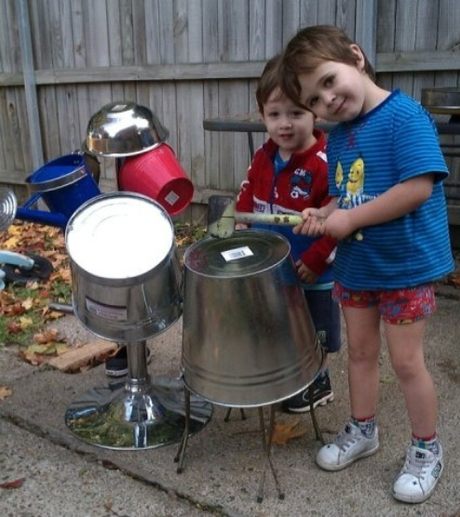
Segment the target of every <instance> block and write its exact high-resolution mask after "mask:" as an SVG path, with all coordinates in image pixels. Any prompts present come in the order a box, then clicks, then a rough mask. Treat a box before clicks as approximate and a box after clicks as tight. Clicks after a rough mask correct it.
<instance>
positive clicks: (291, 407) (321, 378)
mask: <svg viewBox="0 0 460 517" xmlns="http://www.w3.org/2000/svg"><path fill="white" fill-rule="evenodd" d="M312 388H313V409H314V408H315V407H316V406H325V405H326V404H327V403H328V402H332V401H333V400H334V392H333V391H332V389H331V380H330V379H329V375H328V374H327V373H323V374H320V375H318V376H317V377H316V379H315V380H314V381H313V386H312ZM282 407H283V411H287V412H289V413H305V412H307V411H310V387H308V388H306V389H305V390H304V391H302V392H300V393H298V394H297V395H294V396H293V397H291V398H289V399H287V400H285V401H284V402H283V403H282Z"/></svg>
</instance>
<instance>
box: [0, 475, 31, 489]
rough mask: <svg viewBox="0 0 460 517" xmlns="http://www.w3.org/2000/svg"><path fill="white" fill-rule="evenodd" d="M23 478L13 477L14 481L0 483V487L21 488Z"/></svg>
mask: <svg viewBox="0 0 460 517" xmlns="http://www.w3.org/2000/svg"><path fill="white" fill-rule="evenodd" d="M24 481H25V478H19V479H15V480H14V481H7V482H6V483H0V488H5V489H7V490H11V489H12V488H21V487H22V485H23V484H24Z"/></svg>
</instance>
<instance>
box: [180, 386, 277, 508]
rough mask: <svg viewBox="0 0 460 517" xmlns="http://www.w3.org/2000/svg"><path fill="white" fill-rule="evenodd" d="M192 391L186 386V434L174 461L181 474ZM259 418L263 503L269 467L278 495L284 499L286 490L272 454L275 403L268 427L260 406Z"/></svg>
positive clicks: (187, 433) (260, 492)
mask: <svg viewBox="0 0 460 517" xmlns="http://www.w3.org/2000/svg"><path fill="white" fill-rule="evenodd" d="M190 396H191V395H190V391H189V390H188V389H187V388H185V400H186V402H185V409H186V424H185V429H184V434H183V436H182V441H181V442H180V444H179V448H178V450H177V454H176V456H175V458H174V461H175V462H176V463H178V466H177V473H178V474H181V473H182V472H183V471H184V460H185V451H186V448H187V444H188V438H189V436H190V432H189V423H190V422H191V419H190V415H191V413H190V407H191V405H190V402H189V401H190ZM231 409H232V408H230V409H229V411H228V412H227V416H226V418H228V416H229V413H230V411H231ZM258 411H259V420H260V430H261V435H262V447H263V451H264V453H265V456H264V460H263V467H262V477H261V479H260V482H259V488H258V491H257V502H259V503H261V502H262V501H263V493H264V486H265V477H266V472H267V467H270V470H271V473H272V475H273V478H274V480H275V485H276V489H277V491H278V497H279V499H284V492H283V491H282V489H281V486H280V483H279V481H278V476H277V473H276V470H275V467H274V466H273V462H272V458H271V454H272V443H273V431H274V429H275V405H274V404H272V405H270V421H269V422H270V423H269V427H268V429H267V428H266V426H265V420H264V408H263V407H259V408H258ZM241 415H242V417H243V418H246V417H245V416H244V412H243V411H242V410H241Z"/></svg>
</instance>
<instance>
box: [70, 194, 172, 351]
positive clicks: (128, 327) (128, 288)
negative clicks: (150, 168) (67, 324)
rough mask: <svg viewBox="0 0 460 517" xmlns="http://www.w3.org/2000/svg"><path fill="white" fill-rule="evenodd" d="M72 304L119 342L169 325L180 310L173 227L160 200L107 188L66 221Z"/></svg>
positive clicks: (77, 312) (94, 327)
mask: <svg viewBox="0 0 460 517" xmlns="http://www.w3.org/2000/svg"><path fill="white" fill-rule="evenodd" d="M66 247H67V251H68V253H69V257H70V269H71V275H72V300H73V309H74V313H75V315H76V316H77V318H78V319H79V320H80V321H81V323H82V324H83V325H84V326H85V327H86V328H87V329H89V330H90V331H92V332H93V333H94V334H96V335H98V336H101V337H103V338H105V339H109V340H113V341H117V342H130V341H131V342H132V341H140V340H144V339H147V338H150V337H152V336H155V335H157V334H160V333H161V332H163V331H165V330H166V329H167V328H168V327H169V326H170V325H172V324H173V323H174V322H175V321H177V319H178V318H179V317H180V315H181V313H182V297H181V281H182V275H181V271H180V266H179V261H178V257H177V252H176V245H175V240H174V227H173V225H172V222H171V219H170V217H169V215H168V214H167V212H166V211H165V210H164V208H163V207H161V206H160V205H159V204H158V203H156V202H155V201H153V200H151V199H149V198H147V197H145V196H143V195H140V194H134V193H128V192H124V193H111V194H102V195H100V196H98V197H96V198H93V199H91V200H90V201H88V202H87V203H85V204H84V205H82V206H81V207H80V208H79V209H78V210H77V211H76V212H75V213H74V214H73V216H72V217H71V218H70V220H69V223H68V225H67V228H66Z"/></svg>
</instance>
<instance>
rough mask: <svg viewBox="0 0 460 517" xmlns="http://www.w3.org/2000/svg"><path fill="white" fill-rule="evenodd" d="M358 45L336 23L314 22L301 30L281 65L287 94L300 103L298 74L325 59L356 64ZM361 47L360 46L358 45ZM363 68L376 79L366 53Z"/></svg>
mask: <svg viewBox="0 0 460 517" xmlns="http://www.w3.org/2000/svg"><path fill="white" fill-rule="evenodd" d="M352 45H356V43H354V42H353V41H352V40H351V39H350V38H349V37H348V36H347V34H346V33H345V32H344V31H343V30H342V29H339V28H338V27H335V26H333V25H314V26H312V27H305V28H304V29H301V30H300V31H299V32H298V33H297V34H296V35H295V36H294V37H293V38H292V39H291V40H290V41H289V43H288V44H287V46H286V48H285V50H284V52H283V54H282V59H281V61H280V63H279V64H278V73H279V84H280V86H281V89H282V90H283V92H285V94H286V95H287V96H288V97H289V98H291V99H296V102H298V103H299V104H300V105H302V103H301V100H300V94H301V87H300V83H299V79H298V76H299V75H301V74H308V73H311V72H313V71H314V70H315V69H316V67H317V66H318V65H320V64H321V63H322V62H324V61H337V62H339V63H345V64H347V65H352V66H355V65H356V63H357V56H356V54H355V53H354V52H353V50H352ZM358 47H359V45H358ZM359 49H360V50H361V52H362V54H363V56H364V71H365V72H366V73H367V75H368V76H369V77H370V78H371V79H372V80H373V81H375V72H374V69H373V68H372V65H371V64H370V62H369V60H368V59H367V57H366V55H365V54H364V52H363V51H362V49H361V47H359Z"/></svg>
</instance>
